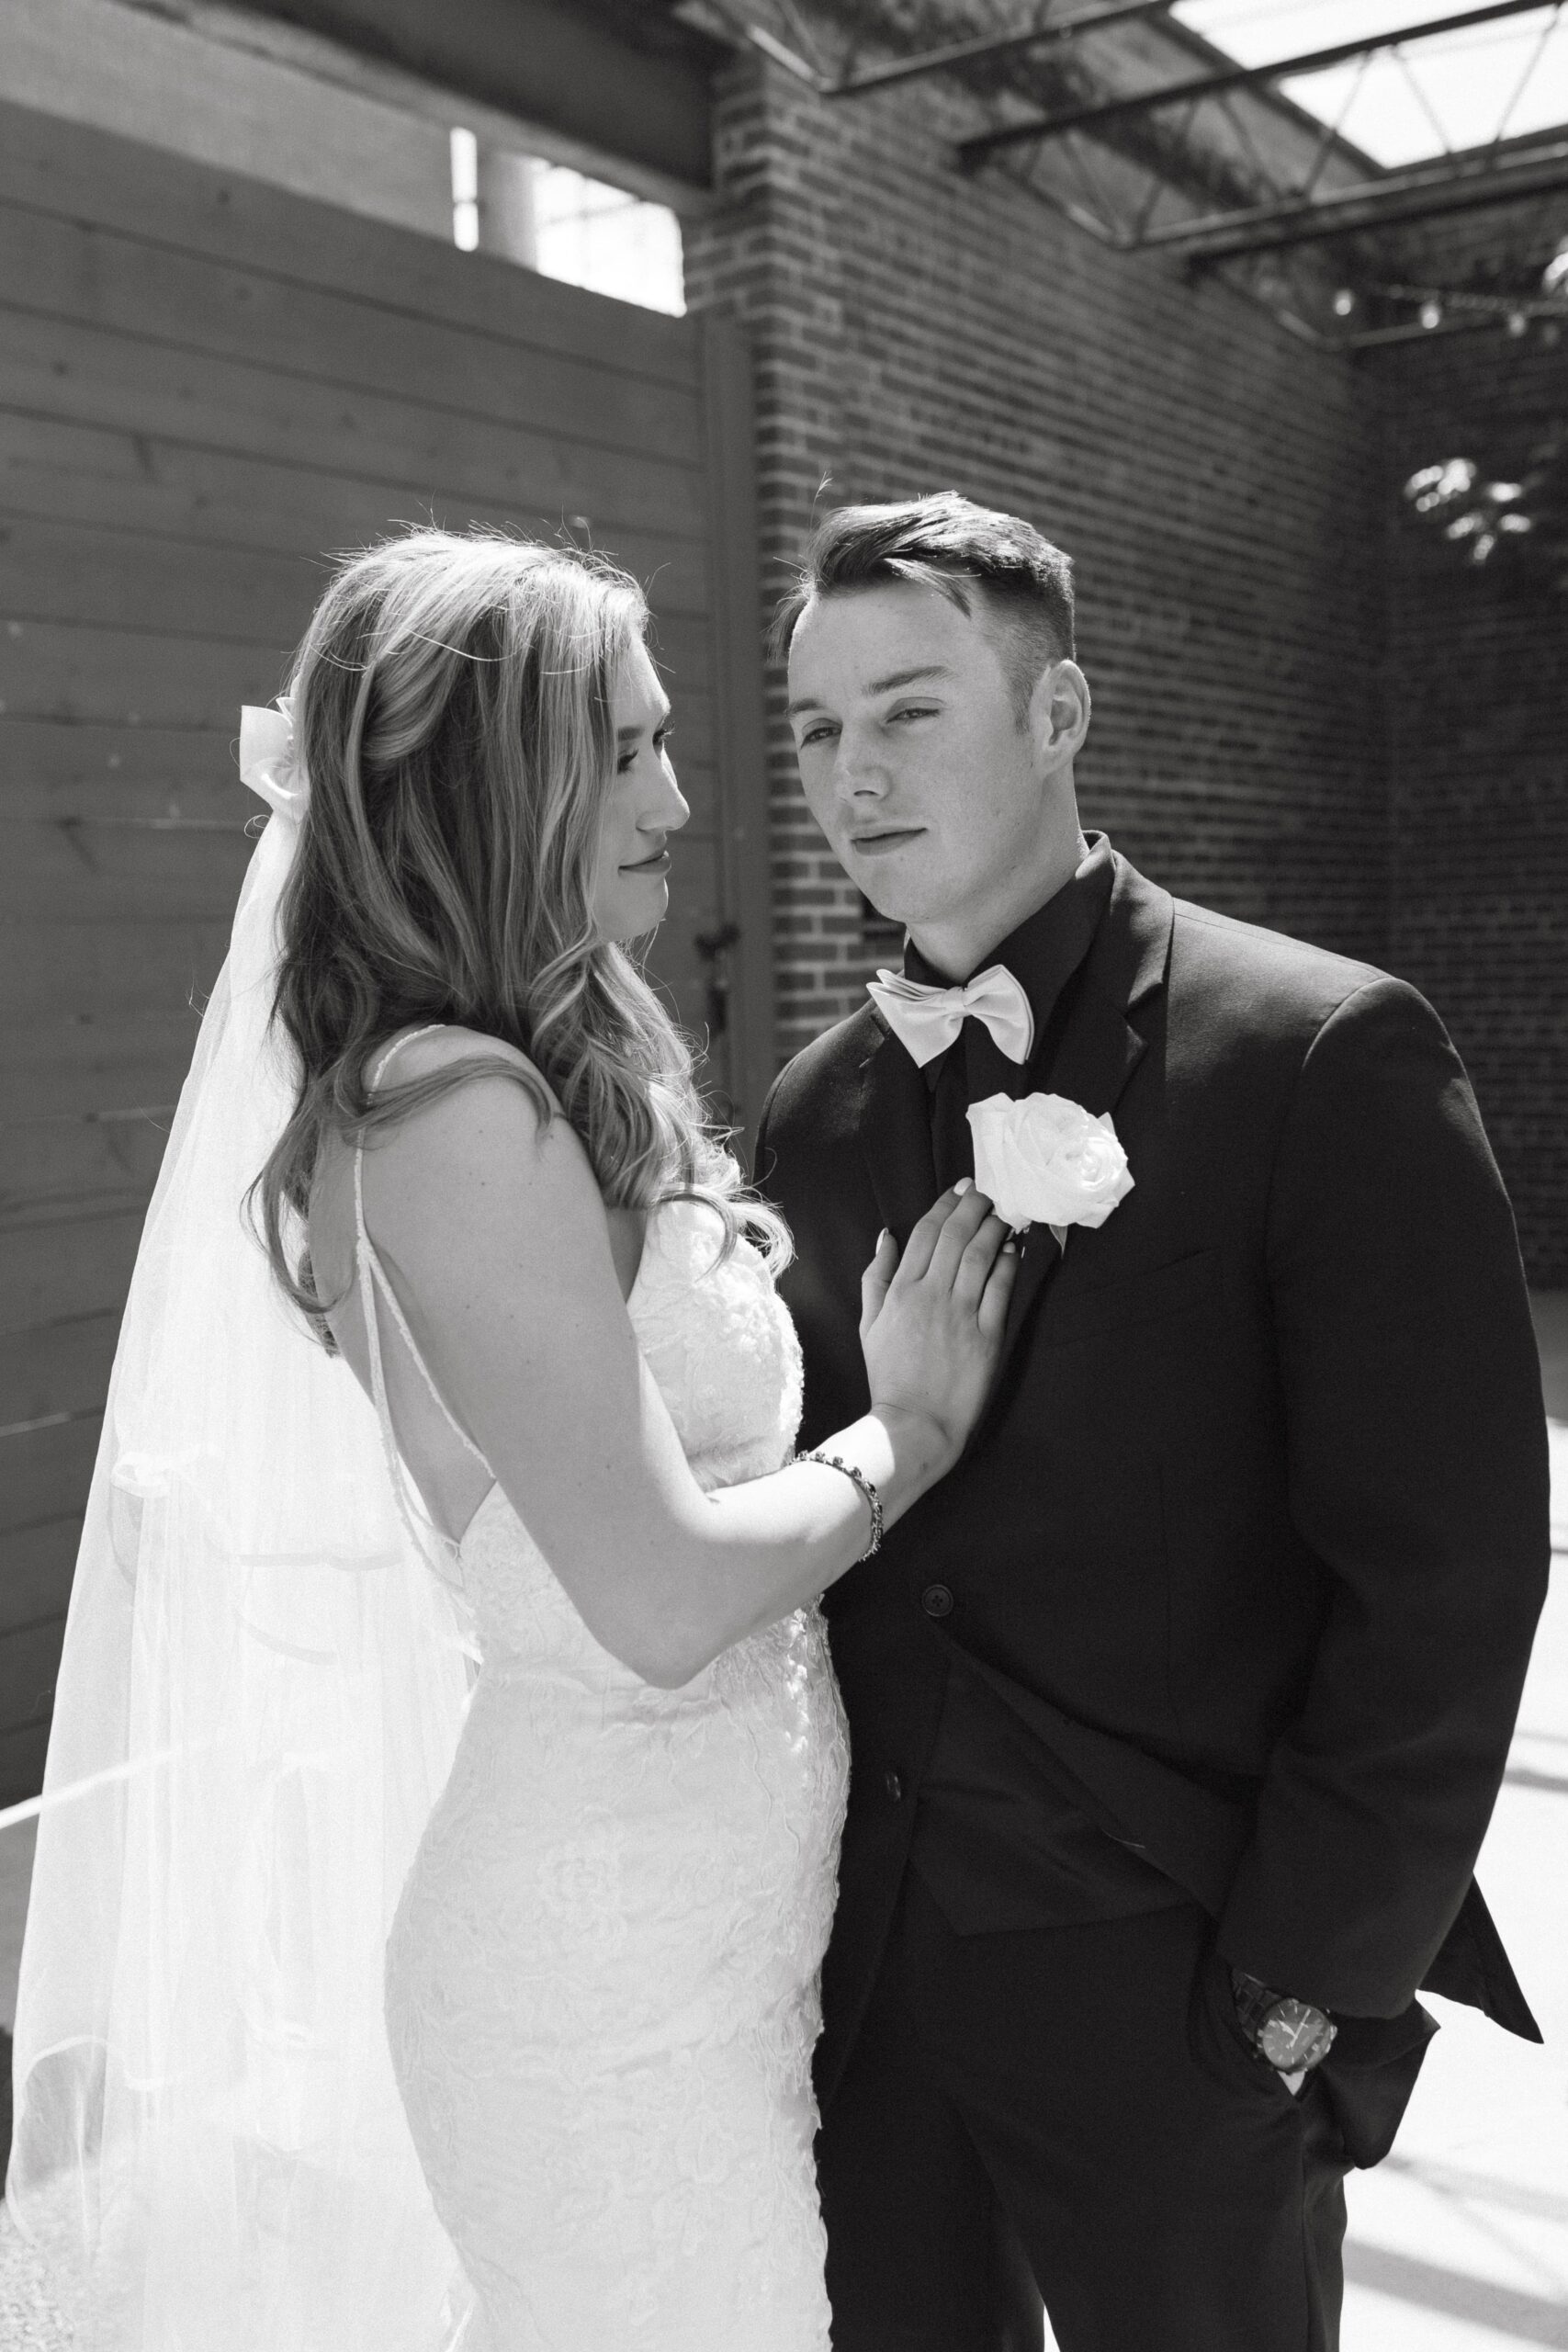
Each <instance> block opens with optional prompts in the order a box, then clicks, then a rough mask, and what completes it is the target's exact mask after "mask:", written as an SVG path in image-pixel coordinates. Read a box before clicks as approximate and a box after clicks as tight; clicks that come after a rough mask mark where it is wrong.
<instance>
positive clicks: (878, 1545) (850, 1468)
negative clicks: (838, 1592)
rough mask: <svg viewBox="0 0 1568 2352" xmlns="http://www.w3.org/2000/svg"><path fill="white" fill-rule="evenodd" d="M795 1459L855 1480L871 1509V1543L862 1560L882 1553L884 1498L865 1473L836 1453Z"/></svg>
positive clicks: (801, 1455) (807, 1454)
mask: <svg viewBox="0 0 1568 2352" xmlns="http://www.w3.org/2000/svg"><path fill="white" fill-rule="evenodd" d="M795 1460H796V1461H797V1462H820V1463H821V1464H822V1466H823V1468H824V1469H825V1470H841V1471H842V1472H843V1474H844V1476H845V1477H846V1478H852V1479H853V1480H854V1483H855V1485H856V1486H857V1487H859V1488H860V1490H861V1493H862V1494H863V1496H864V1497H865V1499H866V1502H867V1503H868V1505H869V1506H870V1509H871V1542H870V1543H869V1544H867V1545H866V1547H865V1550H864V1551H863V1553H862V1554H861V1555H860V1556H861V1559H863V1560H869V1559H870V1557H871V1555H872V1554H873V1553H874V1552H880V1551H881V1549H882V1497H881V1496H880V1495H879V1494H878V1493H877V1491H876V1488H875V1487H874V1486H873V1485H872V1483H871V1480H870V1479H869V1478H868V1477H867V1476H866V1475H865V1472H864V1471H863V1470H857V1469H856V1468H855V1465H854V1464H853V1463H852V1462H840V1459H839V1457H838V1455H837V1454H836V1453H797V1454H796V1455H795Z"/></svg>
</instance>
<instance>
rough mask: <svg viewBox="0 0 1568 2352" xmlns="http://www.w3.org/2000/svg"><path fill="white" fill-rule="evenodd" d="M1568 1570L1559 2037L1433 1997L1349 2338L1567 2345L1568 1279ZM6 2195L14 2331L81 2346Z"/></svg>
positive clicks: (1531, 1896)
mask: <svg viewBox="0 0 1568 2352" xmlns="http://www.w3.org/2000/svg"><path fill="white" fill-rule="evenodd" d="M1535 1304H1536V1321H1537V1332H1538V1336H1539V1338H1540V1347H1541V1367H1542V1374H1543V1378H1544V1385H1545V1389H1546V1400H1547V1410H1548V1413H1549V1415H1550V1416H1551V1423H1552V1428H1551V1441H1552V1501H1553V1510H1552V1521H1553V1527H1552V1536H1553V1548H1554V1552H1555V1553H1556V1555H1557V1559H1556V1565H1557V1568H1558V1574H1557V1576H1556V1577H1554V1579H1553V1588H1552V1593H1551V1600H1550V1601H1549V1603H1548V1605H1547V1611H1546V1615H1545V1617H1544V1618H1543V1620H1542V1623H1541V1629H1540V1638H1539V1640H1538V1642H1537V1645H1536V1652H1535V1657H1534V1661H1533V1663H1532V1665H1531V1668H1530V1677H1529V1685H1528V1687H1527V1689H1526V1692H1525V1699H1524V1705H1523V1707H1522V1709H1521V1711H1520V1715H1519V1728H1518V1734H1517V1737H1516V1740H1515V1743H1514V1748H1513V1754H1512V1757H1511V1759H1510V1762H1509V1767H1508V1772H1507V1775H1506V1781H1505V1783H1504V1787H1503V1792H1502V1795H1501V1797H1500V1799H1499V1801H1498V1804H1497V1811H1496V1814H1495V1816H1494V1819H1493V1823H1492V1827H1491V1830H1490V1832H1489V1834H1488V1836H1487V1839H1486V1844H1485V1847H1484V1849H1483V1853H1482V1857H1481V1861H1480V1865H1479V1868H1478V1871H1477V1875H1478V1877H1479V1878H1480V1880H1481V1883H1482V1884H1483V1887H1484V1888H1485V1891H1486V1898H1487V1901H1488V1903H1489V1904H1490V1905H1491V1908H1492V1911H1493V1914H1494V1916H1495V1918H1496V1919H1497V1921H1498V1923H1499V1925H1500V1927H1501V1928H1502V1931H1503V1934H1504V1937H1505V1939H1506V1943H1507V1945H1508V1949H1509V1951H1510V1953H1511V1955H1512V1957H1513V1961H1514V1964H1515V1966H1516V1968H1517V1971H1518V1973H1519V1977H1520V1981H1521V1982H1522V1984H1523V1985H1524V1987H1525V1991H1526V1994H1527V1996H1528V1997H1529V2001H1530V2003H1531V2006H1532V2007H1533V2008H1534V2010H1535V2013H1536V2016H1537V2017H1538V2018H1539V2019H1540V2026H1541V2030H1542V2031H1543V2032H1544V2034H1545V2035H1546V2046H1545V2048H1544V2049H1543V2050H1542V2049H1536V2048H1535V2047H1533V2046H1532V2045H1530V2044H1529V2043H1526V2042H1522V2041H1516V2040H1515V2039H1514V2038H1513V2037H1512V2036H1511V2035H1509V2034H1505V2033H1500V2032H1499V2031H1498V2030H1496V2028H1495V2027H1494V2026H1490V2025H1488V2024H1487V2023H1486V2022H1485V2020H1484V2019H1483V2018H1478V2017H1477V2016H1476V2015H1475V2014H1474V2012H1473V2011H1472V2010H1469V2009H1462V2008H1460V2007H1456V2006H1455V2005H1454V2004H1453V2003H1452V2002H1449V2001H1439V2000H1438V1999H1436V1998H1435V1997H1433V1998H1431V2000H1430V2007H1432V2008H1433V2009H1434V2010H1435V2011H1436V2012H1438V2015H1439V2016H1440V2017H1441V2018H1442V2024H1443V2030H1442V2032H1441V2033H1440V2034H1439V2035H1438V2039H1437V2041H1435V2042H1434V2044H1433V2045H1432V2048H1431V2051H1430V2052H1429V2054H1428V2056H1427V2064H1426V2066H1425V2067H1424V2069H1423V2071H1422V2075H1421V2079H1420V2082H1419V2084H1418V2085H1417V2086H1416V2096H1415V2098H1413V2100H1412V2101H1411V2105H1410V2110H1409V2113H1408V2114H1407V2116H1406V2118H1405V2121H1404V2129H1403V2131H1401V2133H1400V2137H1399V2144H1398V2146H1397V2147H1396V2149H1395V2150H1394V2153H1393V2155H1391V2156H1390V2157H1389V2158H1388V2160H1387V2161H1386V2163H1384V2164H1382V2165H1379V2166H1378V2168H1377V2170H1376V2171H1374V2172H1370V2173H1356V2174H1353V2175H1352V2176H1351V2180H1350V2188H1349V2199H1350V2236H1349V2243H1348V2246H1347V2249H1346V2275H1347V2290H1346V2302H1345V2326H1344V2335H1343V2338H1342V2343H1341V2352H1521V2347H1524V2346H1540V2345H1546V2346H1558V2347H1562V2352H1568V1292H1557V1293H1553V1294H1551V1295H1547V1296H1544V1297H1538V1299H1537V1301H1536V1303H1535ZM31 1861H32V1833H31V1829H30V1826H28V1827H21V1828H17V1829H13V1830H10V1831H7V1832H5V1833H3V1834H0V2023H4V2024H6V2025H9V2023H10V2022H11V2019H12V2018H13V2016H14V2014H15V1999H16V1967H17V1957H18V1955H19V1953H20V1949H21V1930H22V1920H23V1917H24V1915H25V1911H26V1905H27V1887H28V1871H29V1870H30V1867H31ZM70 2342H71V2338H70V2335H69V2332H68V2330H66V2329H65V2328H64V2327H63V2325H62V2323H61V2322H60V2320H59V2318H58V2316H57V2314H55V2312H53V2310H52V2307H51V2303H50V2301H49V2297H48V2294H47V2291H46V2289H45V2286H44V2282H43V2280H42V2278H40V2276H39V2273H38V2270H37V2268H36V2266H35V2265H34V2263H33V2261H32V2257H31V2254H30V2252H29V2249H28V2247H27V2246H26V2245H24V2244H23V2243H22V2242H21V2241H20V2240H19V2239H18V2237H17V2233H16V2231H15V2229H14V2227H13V2226H12V2224H11V2222H10V2218H9V2215H8V2214H7V2213H6V2211H5V2209H4V2208H3V2207H0V2346H4V2347H5V2352H68V2347H69V2346H70Z"/></svg>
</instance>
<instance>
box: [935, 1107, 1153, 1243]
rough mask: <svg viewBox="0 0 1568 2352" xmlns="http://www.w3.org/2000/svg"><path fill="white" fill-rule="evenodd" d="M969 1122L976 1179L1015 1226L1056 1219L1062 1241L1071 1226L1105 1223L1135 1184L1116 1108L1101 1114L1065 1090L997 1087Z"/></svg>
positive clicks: (1019, 1228) (971, 1110)
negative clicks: (1015, 1093) (1114, 1119)
mask: <svg viewBox="0 0 1568 2352" xmlns="http://www.w3.org/2000/svg"><path fill="white" fill-rule="evenodd" d="M969 1125H970V1126H971V1128H972V1129H973V1131H974V1136H975V1182H976V1184H977V1185H978V1186H979V1188H980V1190H981V1192H982V1193H989V1194H990V1196H991V1198H992V1200H993V1201H994V1202H995V1203H996V1205H997V1215H998V1216H999V1217H1001V1218H1002V1219H1003V1221H1004V1222H1005V1223H1006V1224H1008V1225H1010V1226H1011V1227H1013V1229H1014V1231H1015V1232H1020V1233H1021V1232H1022V1230H1023V1229H1024V1227H1026V1226H1030V1225H1035V1224H1040V1225H1048V1226H1050V1227H1051V1228H1052V1230H1053V1232H1054V1233H1055V1236H1056V1238H1057V1240H1058V1241H1062V1240H1064V1239H1065V1238H1066V1227H1068V1226H1069V1225H1089V1226H1099V1225H1103V1224H1104V1223H1105V1220H1106V1218H1107V1217H1108V1216H1110V1215H1111V1210H1112V1209H1113V1208H1114V1207H1115V1206H1116V1204H1117V1203H1118V1201H1122V1200H1125V1199H1126V1197H1127V1194H1128V1193H1130V1192H1131V1191H1132V1189H1133V1179H1132V1177H1131V1175H1130V1174H1129V1173H1128V1169H1127V1155H1126V1153H1125V1152H1124V1151H1123V1150H1122V1146H1121V1143H1120V1141H1119V1140H1118V1138H1117V1134H1116V1130H1115V1128H1114V1127H1113V1126H1112V1125H1111V1114H1110V1113H1109V1111H1106V1112H1102V1113H1101V1114H1100V1117H1099V1118H1096V1117H1095V1116H1094V1115H1093V1114H1092V1113H1090V1112H1089V1111H1086V1110H1085V1109H1084V1107H1083V1105H1082V1103H1070V1102H1068V1100H1067V1098H1066V1095H1065V1094H1026V1095H1025V1096H1024V1097H1023V1099H1022V1100H1021V1102H1014V1100H1013V1099H1012V1097H1011V1096H1010V1095H1009V1094H992V1095H988V1096H987V1099H986V1101H985V1102H984V1103H971V1104H970V1105H969Z"/></svg>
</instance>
